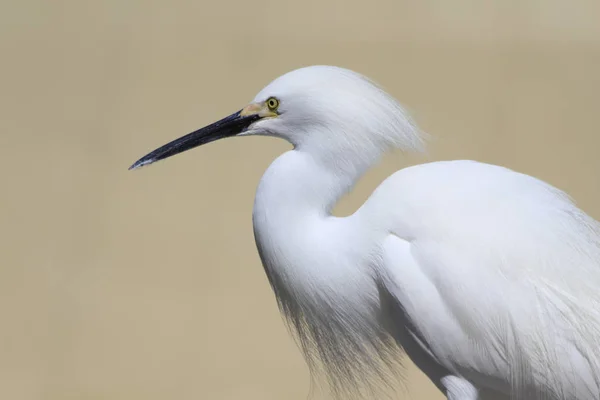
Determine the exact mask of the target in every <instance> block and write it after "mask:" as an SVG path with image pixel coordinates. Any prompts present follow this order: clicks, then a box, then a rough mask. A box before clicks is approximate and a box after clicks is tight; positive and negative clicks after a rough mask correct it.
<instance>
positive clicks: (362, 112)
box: [130, 66, 423, 169]
mask: <svg viewBox="0 0 600 400" xmlns="http://www.w3.org/2000/svg"><path fill="white" fill-rule="evenodd" d="M249 135H261V136H274V137H278V138H282V139H285V140H287V141H288V142H290V143H291V144H292V145H294V147H295V149H297V150H300V151H306V152H309V153H311V154H313V155H316V156H319V157H320V158H322V159H323V160H338V161H339V160H340V159H347V160H350V159H353V160H358V159H364V160H365V161H369V160H371V159H372V158H373V157H377V156H379V155H380V154H381V153H382V152H383V151H385V150H387V149H389V148H400V149H402V150H420V148H421V146H422V144H423V143H422V139H421V136H420V135H419V133H418V131H417V129H416V127H415V125H414V124H413V123H412V122H411V120H410V119H409V117H408V116H407V115H406V114H405V112H404V110H403V109H402V107H401V106H400V105H399V104H398V102H397V101H396V100H395V99H394V98H393V97H392V96H390V95H389V94H387V93H386V92H385V91H384V90H382V89H381V88H379V87H378V86H377V85H376V84H374V83H373V82H371V81H370V80H368V79H367V78H365V77H364V76H362V75H360V74H358V73H355V72H353V71H350V70H347V69H343V68H338V67H331V66H312V67H305V68H300V69H297V70H294V71H291V72H288V73H287V74H284V75H282V76H280V77H279V78H277V79H275V80H274V81H272V82H271V83H270V84H269V85H267V86H266V87H265V88H264V89H263V90H261V91H260V93H258V94H257V95H256V97H255V98H254V100H253V101H252V102H250V103H249V104H248V105H246V106H245V107H244V108H243V109H241V110H240V111H237V112H235V113H233V114H232V115H230V116H228V117H225V118H223V119H221V120H219V121H217V122H215V123H213V124H211V125H208V126H206V127H204V128H201V129H199V130H197V131H194V132H192V133H189V134H187V135H185V136H183V137H181V138H179V139H176V140H174V141H172V142H170V143H168V144H166V145H164V146H162V147H160V148H158V149H156V150H154V151H153V152H151V153H149V154H147V155H146V156H144V157H142V158H141V159H140V160H138V161H136V162H135V163H134V164H133V165H132V166H131V168H130V169H135V168H138V167H141V166H144V165H148V164H151V163H153V162H155V161H158V160H162V159H165V158H167V157H170V156H173V155H175V154H178V153H181V152H183V151H186V150H189V149H192V148H194V147H197V146H200V145H203V144H207V143H210V142H212V141H215V140H218V139H222V138H226V137H232V136H249ZM371 161H372V160H371Z"/></svg>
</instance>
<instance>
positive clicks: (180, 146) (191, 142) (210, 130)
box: [129, 110, 260, 170]
mask: <svg viewBox="0 0 600 400" xmlns="http://www.w3.org/2000/svg"><path fill="white" fill-rule="evenodd" d="M241 113H242V110H240V111H238V112H236V113H234V114H231V115H230V116H228V117H225V118H223V119H222V120H220V121H217V122H215V123H213V124H210V125H208V126H206V127H204V128H200V129H198V130H197V131H194V132H192V133H188V134H187V135H185V136H183V137H180V138H179V139H175V140H173V141H172V142H170V143H167V144H165V145H164V146H162V147H159V148H158V149H156V150H154V151H153V152H151V153H149V154H146V155H145V156H144V157H142V158H140V159H139V160H137V161H136V162H135V163H133V165H132V166H131V167H129V169H130V170H132V169H136V168H139V167H143V166H144V165H148V164H152V163H153V162H156V161H159V160H163V159H165V158H168V157H171V156H174V155H175V154H179V153H182V152H184V151H186V150H189V149H193V148H194V147H198V146H201V145H203V144H206V143H210V142H214V141H215V140H219V139H223V138H226V137H230V136H235V135H237V134H239V133H242V132H243V131H245V130H246V129H247V128H248V126H250V124H252V123H253V122H255V121H257V120H259V119H260V117H259V116H258V115H257V114H252V115H246V116H243V115H242V114H241Z"/></svg>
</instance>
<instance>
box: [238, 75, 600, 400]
mask: <svg viewBox="0 0 600 400" xmlns="http://www.w3.org/2000/svg"><path fill="white" fill-rule="evenodd" d="M270 96H275V97H277V98H278V99H279V100H280V104H281V105H280V115H279V116H278V117H276V118H270V119H265V120H262V121H259V122H257V123H256V124H254V126H253V127H252V128H251V129H250V130H249V131H248V133H247V134H258V135H274V136H278V137H282V138H284V139H286V140H288V141H289V142H291V143H292V144H293V145H294V150H292V151H289V152H287V153H285V154H283V155H282V156H281V157H279V158H278V159H277V160H276V161H275V162H274V163H273V164H272V165H271V166H270V167H269V169H268V170H267V172H266V173H265V175H264V177H263V178H262V180H261V183H260V185H259V188H258V191H257V195H256V202H255V208H254V215H253V217H254V227H255V235H256V241H257V245H258V248H259V251H260V255H261V258H262V261H263V263H264V266H265V269H266V271H267V274H268V276H269V279H270V282H271V284H272V286H273V289H274V291H275V294H276V296H277V299H278V301H279V304H280V306H281V309H282V311H283V312H284V314H285V315H286V317H287V318H288V320H289V321H290V322H291V326H292V328H293V329H294V331H295V332H296V334H297V337H298V339H299V341H300V345H301V347H302V349H303V351H304V353H305V355H306V356H307V359H308V360H309V362H310V363H311V365H312V366H317V364H319V363H320V365H321V366H322V367H323V368H324V371H325V372H326V374H327V376H328V378H329V379H330V381H331V382H332V383H333V388H334V390H335V391H336V393H338V394H341V393H342V392H346V393H348V392H352V393H353V394H356V393H358V392H357V390H358V388H359V387H363V388H364V387H367V388H368V389H369V390H378V389H381V387H380V384H381V383H382V382H386V381H387V380H388V378H389V377H390V376H393V375H394V373H395V372H394V368H395V364H396V362H397V361H398V359H399V355H398V354H397V351H398V350H399V349H400V348H401V347H403V348H404V349H405V350H406V352H407V353H408V355H409V356H410V357H411V358H412V359H413V360H414V361H415V362H416V364H417V365H418V366H419V367H420V368H421V369H422V370H423V371H424V372H425V373H426V374H427V375H428V376H429V377H430V378H431V379H432V381H433V382H434V383H435V384H436V385H438V387H439V388H440V389H441V390H444V391H445V392H446V393H447V394H448V396H449V398H454V399H456V398H462V399H467V398H468V399H471V398H473V399H474V398H477V397H476V396H480V397H479V398H492V397H493V398H509V396H516V397H519V398H534V397H543V398H550V399H586V400H587V399H590V400H591V399H598V398H599V397H600V390H599V388H600V381H599V375H600V348H599V346H598V344H599V339H600V294H599V293H600V292H599V288H600V268H599V265H598V263H599V262H600V226H599V224H598V223H597V222H596V221H595V220H593V219H592V218H591V217H589V216H588V215H586V214H585V213H584V212H583V211H581V210H580V209H578V208H577V207H576V206H575V205H574V204H573V203H572V202H571V201H570V200H569V199H568V197H567V196H566V195H564V194H563V193H562V192H560V191H559V190H557V189H555V188H553V187H551V186H550V185H548V184H546V183H544V182H541V181H539V180H537V179H534V178H532V177H529V176H526V175H522V174H519V173H516V172H513V171H511V170H508V169H505V168H502V167H497V166H492V165H487V164H481V163H477V162H472V161H451V162H438V163H430V164H424V165H420V166H416V167H412V168H407V169H404V170H401V171H399V172H397V173H396V174H394V175H393V176H391V177H390V178H388V179H387V180H386V181H385V182H384V183H382V184H381V186H380V187H379V188H377V190H376V191H375V192H374V193H373V195H372V196H371V197H370V198H369V200H368V201H367V202H366V203H365V204H364V205H363V206H362V207H361V208H360V209H359V210H358V211H357V212H356V213H354V214H353V215H351V216H349V217H347V218H336V217H334V216H331V214H330V212H331V209H332V208H333V206H334V205H335V203H336V202H337V201H338V200H339V199H340V197H341V196H342V195H343V194H344V193H346V192H347V191H349V190H350V189H351V188H352V186H353V185H354V183H355V182H356V180H357V179H358V178H359V177H360V176H361V174H362V173H363V172H364V171H365V170H366V169H367V168H368V167H370V166H371V165H373V163H375V162H376V161H377V159H378V158H379V157H380V156H381V155H382V154H383V152H385V151H387V150H390V149H393V148H399V149H401V150H405V151H414V150H421V149H422V148H423V139H422V138H423V137H422V135H421V134H420V133H419V131H418V130H417V128H416V127H415V125H414V124H413V123H412V122H411V120H410V119H409V118H408V116H407V115H406V114H405V113H404V112H403V110H402V108H401V107H400V106H399V105H398V103H397V102H396V101H395V100H394V99H393V98H392V97H391V96H389V95H388V94H386V93H385V92H384V91H383V90H381V89H380V88H378V87H377V86H375V85H374V84H372V83H371V82H370V81H368V80H367V79H365V78H364V77H362V76H360V75H358V74H356V73H354V72H351V71H348V70H344V69H340V68H335V67H326V66H318V67H309V68H303V69H300V70H296V71H293V72H291V73H288V74H286V75H284V76H282V77H280V78H278V79H277V80H275V81H274V82H272V83H271V84H270V85H268V86H267V87H266V88H265V89H264V90H262V91H261V92H260V93H259V94H258V96H257V97H256V98H255V102H257V103H260V102H262V101H264V100H265V99H267V98H268V97H270ZM390 374H391V375H390Z"/></svg>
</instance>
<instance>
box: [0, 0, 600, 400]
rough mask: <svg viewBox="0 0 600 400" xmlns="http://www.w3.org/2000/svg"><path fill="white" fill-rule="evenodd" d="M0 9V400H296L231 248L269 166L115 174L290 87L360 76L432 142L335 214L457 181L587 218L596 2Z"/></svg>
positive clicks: (387, 167)
mask: <svg viewBox="0 0 600 400" xmlns="http://www.w3.org/2000/svg"><path fill="white" fill-rule="evenodd" d="M2 3H3V4H2V5H0V50H1V53H0V54H1V57H2V58H1V63H0V71H1V74H0V88H1V92H0V93H1V94H0V110H1V111H0V112H1V114H2V116H1V118H0V129H1V133H0V149H1V150H0V151H1V153H0V167H1V171H2V172H1V175H0V183H1V184H2V193H1V196H0V205H1V207H0V223H1V225H0V226H1V228H0V239H1V240H0V246H1V252H0V262H1V264H0V321H1V326H0V398H1V399H11V400H17V399H18V400H20V399H24V400H25V399H27V400H29V399H32V400H33V399H48V400H71V399H72V400H75V399H77V400H79V399H90V400H108V399H111V400H117V399H119V400H121V399H122V400H132V399H143V400H154V399H161V400H162V399H244V400H246V399H250V400H254V399H256V400H259V399H260V400H269V399H277V400H281V399H285V400H294V399H296V400H303V399H306V396H307V394H308V388H309V387H308V382H309V381H308V374H307V369H306V367H305V365H304V363H303V360H302V359H301V357H300V355H299V352H298V351H297V350H296V348H295V345H294V344H293V342H292V340H291V339H290V338H289V337H288V334H287V332H286V329H285V328H284V326H283V324H282V322H281V319H280V317H279V315H278V311H277V308H276V305H275V302H274V299H273V296H272V294H271V291H270V288H269V286H268V284H267V280H266V279H265V276H264V273H263V271H262V267H261V265H260V262H259V259H258V256H257V253H256V250H255V247H254V241H253V235H252V226H251V210H252V202H253V196H254V190H255V187H256V185H257V183H258V180H259V178H260V176H261V174H262V172H263V171H264V170H265V168H266V167H267V166H268V164H269V163H270V162H271V161H272V160H273V159H274V158H275V157H276V156H277V155H278V154H279V153H281V152H282V151H284V150H285V149H287V148H288V145H286V144H285V143H282V142H278V141H276V140H274V139H271V140H270V139H266V138H247V139H239V140H227V141H223V142H219V143H215V144H211V145H210V146H207V147H204V148H201V149H196V150H194V151H191V152H189V153H185V154H184V155H180V156H178V157H176V158H174V159H171V160H169V161H168V162H164V163H161V164H160V165H156V166H154V167H151V168H147V169H143V170H140V171H136V172H128V171H127V167H128V166H129V165H130V164H131V163H132V162H133V161H135V160H136V159H137V158H138V157H140V156H142V155H144V154H145V153H146V152H147V151H149V150H152V149H154V148H155V147H157V146H159V145H162V144H163V143H165V142H167V141H169V140H171V139H173V138H175V137H178V136H180V135H182V134H185V133H187V132H188V131H191V130H194V129H196V128H198V127H200V126H202V125H204V124H207V123H209V122H212V121H213V120H215V119H217V118H220V117H222V116H225V115H227V114H229V113H230V112H233V111H235V110H238V109H240V108H241V107H242V106H244V105H245V104H246V102H247V101H249V100H251V99H252V98H253V97H254V95H255V93H256V92H257V91H258V90H259V89H261V88H262V87H263V86H264V85H266V84H267V83H268V82H269V81H270V80H271V79H273V78H275V77H277V76H279V75H280V74H282V73H284V72H287V71H289V70H291V69H294V68H297V67H301V66H305V65H310V64H335V65H339V66H344V67H348V68H351V69H354V70H357V71H359V72H362V73H364V74H366V75H368V76H370V77H371V78H373V79H375V80H376V81H378V82H380V83H381V84H383V85H384V86H385V87H386V88H387V89H388V90H389V91H390V92H391V93H392V94H393V95H395V96H396V97H397V98H399V99H400V100H401V101H402V102H403V103H404V104H405V105H406V106H407V107H408V108H409V109H410V110H411V111H412V112H413V115H414V116H415V118H416V119H417V121H418V122H419V123H420V125H421V126H422V127H423V128H424V129H425V130H426V131H428V132H429V133H430V134H432V135H433V138H434V139H433V142H432V143H431V147H430V150H431V151H430V154H429V155H428V157H426V158H425V157H423V158H419V157H411V158H404V157H402V156H401V155H398V154H397V155H394V156H389V157H387V158H386V160H385V162H384V163H383V164H382V165H380V166H379V167H378V168H377V169H374V170H373V171H371V172H370V173H369V174H368V176H367V177H366V178H365V179H364V180H362V181H361V182H360V184H359V186H358V188H357V190H356V191H355V193H354V194H353V195H352V196H351V197H349V198H348V199H345V200H344V201H343V203H342V204H341V205H340V207H339V208H338V213H340V214H346V213H350V212H352V211H353V210H354V209H356V207H357V206H358V205H359V204H360V203H361V202H362V201H364V199H365V198H366V197H367V195H368V194H369V193H370V192H371V190H372V189H373V188H374V187H375V186H376V185H377V184H378V183H379V182H381V180H382V179H383V178H384V177H385V176H387V175H389V174H390V173H391V172H393V171H394V170H395V169H398V168H401V167H403V166H405V165H409V164H411V163H416V162H423V161H425V160H439V159H456V158H470V159H477V160H480V161H486V162H491V163H498V164H502V165H505V166H508V167H511V168H514V169H518V170H520V171H523V172H526V173H530V174H532V175H535V176H537V177H540V178H542V179H545V180H548V181H550V182H551V183H553V184H554V185H556V186H558V187H560V188H562V189H564V190H566V191H568V192H569V193H570V194H572V195H573V197H574V198H575V199H576V200H577V201H578V202H579V204H580V205H581V206H582V207H583V208H584V209H585V210H587V211H588V212H590V213H591V214H592V215H594V216H596V217H600V179H598V170H599V169H600V159H599V158H598V157H597V154H598V145H599V144H600V138H599V136H598V135H599V134H600V130H599V127H600V121H599V120H598V115H599V112H600V97H599V96H600V95H599V93H600V73H599V71H600V23H598V18H599V17H598V16H599V15H600V2H598V1H597V0H590V1H577V2H576V1H568V0H564V1H559V0H545V1H536V0H531V1H523V0H521V1H518V0H514V1H508V0H498V1H489V2H481V1H446V0H435V1H434V0H427V1H398V0H395V1H394V0H389V1H374V2H369V1H364V0H363V1H358V0H351V1H348V0H336V1H326V0H303V1H295V2H284V1H273V0H263V1H235V2H226V1H221V2H218V1H210V2H209V1H206V0H193V1H185V0H175V1H162V2H161V1H139V0H138V1H133V0H130V1H125V0H107V1H88V2H85V1H75V0H63V1H60V0H56V1H44V2H42V1H40V2H38V3H34V2H33V1H29V0H28V1H24V0H21V1H17V0H15V1H12V2H8V1H6V0H5V1H4V2H2ZM434 190H435V188H432V191H434ZM408 378H409V384H408V392H409V394H410V395H411V396H412V397H413V398H415V399H425V398H426V399H439V398H440V395H439V394H438V393H437V392H436V391H435V390H434V389H433V388H432V386H431V384H430V383H428V382H427V381H426V380H425V379H424V378H423V377H422V375H421V374H420V373H418V372H417V371H415V370H414V369H413V368H412V367H411V368H410V369H409V372H408ZM317 398H325V396H317Z"/></svg>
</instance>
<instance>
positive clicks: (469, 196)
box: [381, 164, 600, 399]
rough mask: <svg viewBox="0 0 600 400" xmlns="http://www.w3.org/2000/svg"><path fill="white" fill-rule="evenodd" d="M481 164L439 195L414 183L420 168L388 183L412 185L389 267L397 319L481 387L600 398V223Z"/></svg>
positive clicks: (554, 195)
mask: <svg viewBox="0 0 600 400" xmlns="http://www.w3.org/2000/svg"><path fill="white" fill-rule="evenodd" d="M477 165H478V166H476V167H469V168H472V169H477V170H478V171H477V173H476V174H473V173H472V171H470V172H469V173H466V174H465V173H463V174H462V175H461V174H460V173H459V174H458V177H454V178H452V179H451V180H450V182H451V184H448V179H447V177H446V179H442V180H440V182H439V185H440V186H439V188H440V190H439V193H437V194H436V196H431V195H430V194H426V193H419V190H418V189H414V186H415V185H414V181H413V178H414V175H419V173H417V174H412V176H411V179H408V180H406V179H405V178H403V177H400V178H396V179H392V180H391V183H389V184H388V185H390V184H391V185H392V186H394V191H396V192H397V191H401V192H404V194H405V197H404V199H403V200H402V201H403V202H404V203H403V207H404V210H405V211H403V212H405V214H404V215H400V216H396V217H398V218H397V221H398V222H397V224H396V226H397V229H396V230H395V232H393V233H392V234H391V235H389V237H388V238H387V239H386V241H385V244H384V258H383V268H382V271H381V276H382V281H383V282H384V285H385V287H386V288H387V290H388V291H389V293H390V294H391V295H392V296H393V297H394V298H395V299H396V300H397V302H398V303H399V304H400V305H401V311H400V312H397V315H395V316H393V318H397V319H398V320H400V321H407V322H406V324H407V326H408V328H409V330H410V333H411V335H412V336H413V337H414V338H415V341H416V342H417V343H419V346H420V347H422V348H423V349H425V351H426V352H427V353H429V354H430V355H431V362H432V363H433V362H435V363H438V364H440V365H442V366H443V367H444V368H445V369H446V370H448V371H450V372H451V373H452V374H457V375H459V376H463V377H465V378H467V379H470V380H471V381H472V382H474V383H476V384H478V385H480V386H481V387H489V388H495V389H498V390H501V391H504V392H508V391H512V392H513V394H517V395H519V394H520V395H521V396H525V397H524V398H528V397H531V392H532V391H535V392H536V394H542V395H544V396H548V397H549V398H561V399H564V398H577V399H592V398H593V399H597V398H599V393H600V391H599V388H600V349H599V348H598V347H599V346H598V343H599V341H600V296H599V294H598V287H599V286H600V266H599V265H598V263H599V260H600V226H599V224H598V223H597V222H596V221H594V220H593V219H592V218H590V217H589V216H587V215H586V214H585V213H583V212H582V211H581V210H579V209H578V208H577V207H575V205H573V204H572V203H571V202H570V200H569V199H568V198H567V197H566V196H564V194H562V193H561V192H559V191H558V190H556V189H555V188H552V187H551V186H549V185H547V184H545V183H543V182H541V181H537V180H535V179H534V178H531V177H528V176H526V175H521V174H517V173H514V172H512V171H509V170H506V169H500V170H495V169H492V170H488V167H481V166H480V165H479V164H477ZM478 174H479V175H481V176H476V177H478V178H480V179H484V182H487V183H485V184H473V182H476V181H477V180H475V181H473V180H472V179H471V178H473V175H478ZM430 175H431V174H430ZM461 177H462V178H461ZM421 178H423V176H421ZM425 178H426V177H425ZM403 179H404V182H403ZM425 180H426V181H427V179H425ZM429 181H430V180H429ZM480 182H481V181H480ZM490 182H491V183H490ZM411 183H412V184H413V185H412V189H409V188H408V187H409V186H410V184H411ZM429 183H431V182H429ZM407 184H408V185H407ZM384 186H385V185H384ZM417 186H418V185H417ZM400 189H401V190H400ZM388 193H389V190H388ZM387 197H390V196H387ZM392 197H393V196H392ZM392 219H393V218H392ZM400 314H402V315H400ZM399 315H400V316H399ZM402 323H403V324H404V323H405V322H402ZM409 347H410V343H409ZM409 350H410V349H409ZM407 352H409V355H410V351H407ZM526 393H527V394H526Z"/></svg>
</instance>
